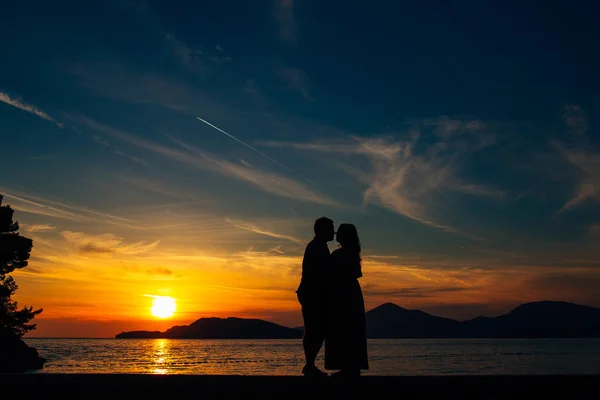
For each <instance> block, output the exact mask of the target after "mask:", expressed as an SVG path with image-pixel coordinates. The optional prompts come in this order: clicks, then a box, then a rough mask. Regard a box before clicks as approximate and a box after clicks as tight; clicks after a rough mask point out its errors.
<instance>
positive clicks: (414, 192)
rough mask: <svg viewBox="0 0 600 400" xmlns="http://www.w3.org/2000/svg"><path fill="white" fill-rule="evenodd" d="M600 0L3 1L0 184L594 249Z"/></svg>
mask: <svg viewBox="0 0 600 400" xmlns="http://www.w3.org/2000/svg"><path fill="white" fill-rule="evenodd" d="M599 11H600V8H599V6H598V5H597V3H596V2H593V1H575V2H558V1H556V2H554V1H547V2H533V1H522V2H505V1H502V2H501V1H484V2H482V1H458V2H446V1H419V2H400V1H375V2H358V1H316V0H310V1H299V0H270V1H229V0H227V1H203V2H192V1H189V2H181V1H169V2H164V1H133V0H132V1H126V2H106V1H101V2H75V1H73V2H60V3H58V4H57V3H50V2H41V1H8V2H4V3H3V4H2V6H0V34H1V35H2V38H3V39H4V40H2V41H0V52H1V53H0V54H2V63H0V100H1V102H0V134H1V136H2V157H0V170H1V171H3V172H2V175H1V177H0V187H1V188H2V190H3V191H4V192H5V193H8V194H9V195H10V194H12V200H11V201H12V202H13V203H15V204H17V207H19V205H20V208H21V209H22V210H23V211H24V212H25V213H27V214H28V215H29V217H27V218H31V223H34V222H40V221H38V220H36V218H38V219H39V218H58V219H59V220H60V219H61V218H62V219H63V220H69V218H70V216H68V215H66V214H60V213H59V214H60V215H56V213H57V212H58V211H56V210H55V209H58V210H62V211H65V210H67V211H68V210H69V208H68V207H85V208H86V209H89V210H94V212H98V213H110V215H115V216H123V217H126V216H127V215H129V216H131V215H135V217H131V218H128V219H132V220H135V221H137V222H139V221H140V220H144V221H145V220H148V221H150V220H152V215H153V213H165V212H167V213H168V212H174V211H173V210H175V209H176V210H179V211H178V212H179V213H177V212H174V213H175V214H177V215H178V216H180V217H181V218H183V219H184V220H185V219H186V218H192V217H191V215H193V214H195V213H198V212H203V213H206V212H208V213H211V214H213V215H214V216H215V217H216V218H218V219H219V220H220V221H230V222H231V221H237V225H236V223H234V224H233V225H234V226H237V227H238V228H240V229H242V230H245V231H251V232H252V233H253V234H256V235H259V236H260V235H262V236H266V237H269V238H270V239H272V240H274V241H276V242H278V241H281V240H283V241H284V242H286V241H287V242H290V240H288V239H289V238H290V237H291V238H296V237H300V238H303V239H302V240H304V239H305V238H307V237H310V235H311V232H310V227H311V223H312V221H313V220H314V218H315V217H317V216H320V215H329V216H331V217H332V218H333V219H334V220H335V221H336V223H339V222H344V221H350V222H355V223H356V224H357V226H358V227H359V232H360V233H361V237H362V239H363V242H364V243H365V252H366V253H368V254H373V255H377V254H379V255H386V256H404V255H406V254H417V255H419V256H427V257H429V256H435V257H436V260H444V262H446V261H447V260H454V262H455V267H457V266H459V265H460V266H464V265H467V264H468V265H469V266H477V267H480V268H500V269H501V268H503V267H505V266H508V265H510V266H518V267H519V268H521V267H523V268H537V267H541V266H546V267H550V266H552V267H561V268H565V269H566V268H591V267H595V266H596V261H595V260H597V256H598V255H599V254H598V251H597V247H598V243H599V242H598V237H599V236H600V208H599V207H598V202H599V201H600V143H599V140H598V135H597V131H598V128H597V125H596V121H598V120H599V118H600V115H599V112H600V77H599V74H598V71H600V55H599V53H598V51H597V50H596V44H597V42H598V39H600V25H599V24H598V23H597V15H598V12H599ZM197 116H199V117H201V118H202V119H204V120H206V121H208V122H210V123H211V124H214V125H215V126H217V127H219V128H220V129H222V130H225V131H226V132H227V133H229V134H231V135H233V136H234V137H235V138H237V139H239V141H241V142H243V143H244V144H242V143H241V142H239V141H236V140H234V139H233V138H231V137H229V136H227V135H225V134H223V133H222V132H220V131H218V130H216V129H214V128H212V127H210V126H208V125H207V124H205V123H203V122H201V121H199V120H198V119H196V117H197ZM248 146H250V147H252V148H250V147H248ZM27 201H30V202H29V203H27ZM32 202H33V203H35V204H32ZM52 204H54V206H53V207H54V208H52V210H54V211H48V208H43V207H44V206H46V207H48V206H52ZM40 207H41V208H40ZM61 207H62V208H61ZM44 210H45V211H44ZM132 210H133V211H132ZM51 214H52V215H51ZM161 215H162V214H161ZM71 219H73V218H71ZM240 221H243V223H242V222H240ZM42 222H44V223H49V224H51V223H52V221H47V220H44V221H42ZM72 223H75V221H72ZM250 223H251V224H252V228H249V226H250V225H248V224H250ZM225 224H226V223H225ZM244 224H245V225H244ZM219 226H220V225H219ZM257 227H258V228H257ZM111 228H112V227H111ZM130 228H131V227H130ZM81 229H83V228H81ZM85 229H89V230H95V231H97V232H102V231H103V230H104V231H106V230H107V229H108V228H107V226H103V225H94V226H93V227H92V226H87V227H86V228H85ZM114 229H127V227H124V226H119V227H118V228H114ZM215 229H217V228H215ZM218 229H220V228H218ZM218 229H217V230H218ZM142 231H143V232H144V233H143V235H148V236H151V234H150V233H148V232H146V231H144V230H142ZM124 232H125V231H124ZM136 232H137V231H136ZM131 234H132V235H138V234H141V233H139V232H137V233H135V232H134V233H131ZM193 235H194V232H193V231H190V236H189V240H190V243H193V237H194V236H193ZM162 240H163V241H165V240H167V241H168V239H164V238H163V239H162ZM251 242H252V238H249V239H248V242H244V241H241V242H232V243H229V244H227V237H224V238H223V240H219V241H216V242H215V243H217V244H210V246H213V247H214V248H219V249H222V248H227V247H228V246H229V247H230V248H231V249H240V248H245V247H247V246H248V243H251ZM261 243H262V242H261ZM292 244H293V245H294V246H295V247H293V248H291V249H289V251H291V252H295V253H301V246H299V247H298V246H297V245H298V243H295V244H294V242H293V241H292ZM196 245H197V246H199V247H202V246H204V245H206V246H208V245H209V244H207V243H197V244H196ZM253 246H259V247H260V246H263V247H265V249H266V248H271V247H273V243H266V244H260V243H259V244H254V245H253ZM211 248H212V247H211ZM442 264H443V263H442V262H441V261H440V265H442ZM444 265H445V264H444Z"/></svg>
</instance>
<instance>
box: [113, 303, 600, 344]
mask: <svg viewBox="0 0 600 400" xmlns="http://www.w3.org/2000/svg"><path fill="white" fill-rule="evenodd" d="M366 317H367V333H368V337H369V338H372V339H376V338H379V339H399V338H405V339H408V338H415V339H416V338H598V337H600V308H595V307H589V306H583V305H579V304H573V303H567V302H563V301H539V302H533V303H526V304H522V305H520V306H518V307H516V308H515V309H513V310H512V311H510V312H509V313H507V314H504V315H500V316H498V317H477V318H474V319H470V320H467V321H457V320H454V319H450V318H443V317H438V316H435V315H431V314H427V313H426V312H423V311H420V310H407V309H405V308H402V307H400V306H398V305H396V304H393V303H385V304H382V305H380V306H378V307H375V308H373V309H372V310H369V311H368V312H367V313H366ZM302 335H303V330H302V327H300V328H289V327H286V326H282V325H278V324H275V323H273V322H269V321H264V320H260V319H244V318H234V317H231V318H200V319H199V320H197V321H195V322H193V323H192V324H190V325H183V326H174V327H172V328H170V329H168V330H167V331H165V332H159V331H131V332H122V333H120V334H118V335H116V338H119V339H129V338H137V339H141V338H144V339H146V338H169V339H299V338H301V337H302Z"/></svg>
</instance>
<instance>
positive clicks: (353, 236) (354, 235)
mask: <svg viewBox="0 0 600 400" xmlns="http://www.w3.org/2000/svg"><path fill="white" fill-rule="evenodd" d="M335 239H336V240H337V242H338V243H339V244H340V245H341V246H342V248H343V249H346V250H350V251H355V252H357V253H358V254H360V239H359V238H358V231H357V230H356V227H355V226H354V225H352V224H340V226H339V227H338V230H337V232H336V238H335Z"/></svg>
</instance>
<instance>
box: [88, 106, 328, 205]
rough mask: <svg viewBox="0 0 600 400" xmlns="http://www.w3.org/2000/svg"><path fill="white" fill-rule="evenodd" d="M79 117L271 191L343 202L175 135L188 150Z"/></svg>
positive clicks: (151, 148) (149, 147) (304, 198)
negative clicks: (216, 153)
mask: <svg viewBox="0 0 600 400" xmlns="http://www.w3.org/2000/svg"><path fill="white" fill-rule="evenodd" d="M78 121H79V122H81V123H83V124H85V125H87V126H88V127H90V128H92V129H94V130H96V131H98V132H102V133H103V134H105V135H107V136H112V137H115V138H118V139H121V140H124V141H127V142H129V143H131V144H133V145H135V146H137V147H140V148H143V149H146V150H149V151H152V152H155V153H158V154H161V155H163V156H165V157H168V158H170V159H172V160H175V161H178V162H180V163H184V164H187V165H190V166H193V167H197V168H201V169H205V170H209V171H213V172H217V173H220V174H223V175H226V176H229V177H232V178H235V179H238V180H241V181H243V182H245V183H249V184H251V185H252V186H254V187H256V188H258V189H261V190H263V191H265V192H267V193H271V194H275V195H278V196H282V197H287V198H291V199H295V200H299V201H305V202H311V203H317V204H324V205H332V206H336V205H339V203H337V202H336V201H334V200H332V199H329V198H327V197H325V196H323V195H321V194H319V193H317V192H316V191H315V190H313V189H311V188H310V187H308V186H306V185H304V184H301V183H299V182H296V181H295V180H293V179H291V178H288V177H286V176H283V175H281V174H278V173H275V172H270V171H265V170H260V169H258V168H248V167H246V166H243V165H239V164H234V163H232V162H229V161H226V160H222V159H220V158H218V157H215V156H213V155H211V154H209V153H207V152H205V151H203V150H200V149H198V148H196V147H194V146H191V145H189V144H187V143H184V142H182V141H180V140H177V139H174V138H171V139H172V140H173V141H174V142H175V143H177V144H178V145H179V146H181V147H182V148H183V149H184V150H185V151H182V150H179V149H174V148H172V147H168V146H165V145H161V144H156V143H153V142H150V141H148V140H145V139H142V138H139V137H137V136H135V135H132V134H130V133H127V132H124V131H121V130H119V129H115V128H112V127H109V126H106V125H103V124H100V123H98V122H96V121H92V120H90V119H87V118H85V117H80V118H79V119H78Z"/></svg>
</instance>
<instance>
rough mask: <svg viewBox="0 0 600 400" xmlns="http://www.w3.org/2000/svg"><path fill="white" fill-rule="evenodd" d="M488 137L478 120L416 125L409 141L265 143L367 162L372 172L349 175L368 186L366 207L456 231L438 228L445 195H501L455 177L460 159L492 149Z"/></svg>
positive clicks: (388, 139) (438, 121)
mask: <svg viewBox="0 0 600 400" xmlns="http://www.w3.org/2000/svg"><path fill="white" fill-rule="evenodd" d="M426 127H429V129H433V134H434V141H433V142H432V143H431V144H428V145H426V146H425V145H421V144H420V143H419V139H420V136H421V130H422V129H425V128H426ZM492 138H493V135H491V134H490V133H489V132H487V130H486V129H485V125H484V124H483V123H481V122H479V121H477V120H451V119H449V118H446V117H442V118H439V119H428V120H425V121H420V122H419V123H418V124H415V125H414V126H412V127H411V129H410V130H409V134H408V139H397V138H394V137H379V138H372V139H365V138H360V137H354V138H352V139H349V140H339V141H336V142H320V143H281V142H279V143H278V142H267V143H264V144H265V145H269V146H281V147H292V148H296V149H303V150H310V151H312V152H315V151H320V152H326V153H340V154H344V155H346V156H348V155H355V156H361V157H366V158H367V159H368V160H369V161H370V169H368V170H366V171H365V170H361V169H358V168H356V167H354V168H353V169H351V170H349V171H347V172H349V173H351V174H352V175H354V176H355V177H356V178H357V179H358V180H359V181H361V182H362V183H363V184H365V185H366V186H367V188H366V190H365V192H364V201H365V203H377V204H380V205H382V206H383V207H386V208H388V209H390V210H392V211H395V212H397V213H398V214H401V215H404V216H406V217H408V218H411V219H413V220H415V221H419V222H421V223H424V224H427V225H430V226H433V227H437V228H440V229H444V230H447V231H451V232H458V231H457V230H456V229H454V228H452V227H450V226H447V225H445V224H443V223H441V222H440V221H439V218H438V217H437V215H436V214H439V213H440V209H441V208H442V206H443V200H444V196H443V195H444V193H445V192H449V191H453V192H458V193H463V194H468V195H474V196H486V197H492V198H500V197H502V196H503V195H504V193H503V192H502V191H500V190H496V189H492V188H488V187H486V186H483V185H479V184H475V183H470V182H465V181H464V180H463V179H461V178H460V177H459V176H458V166H459V160H460V158H461V156H463V155H464V154H466V153H468V152H472V151H477V150H479V149H481V148H483V147H486V146H489V145H491V144H493V143H494V141H493V139H492ZM340 165H345V164H340Z"/></svg>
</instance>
